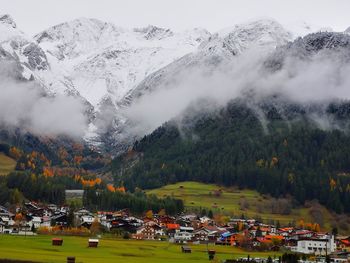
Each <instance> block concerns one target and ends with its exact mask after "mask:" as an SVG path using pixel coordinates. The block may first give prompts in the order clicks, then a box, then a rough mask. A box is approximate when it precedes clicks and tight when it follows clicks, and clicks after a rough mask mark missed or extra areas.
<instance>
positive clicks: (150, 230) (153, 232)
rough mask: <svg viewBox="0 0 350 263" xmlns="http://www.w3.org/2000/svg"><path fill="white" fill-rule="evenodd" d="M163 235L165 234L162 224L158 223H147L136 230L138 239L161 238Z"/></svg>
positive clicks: (135, 236)
mask: <svg viewBox="0 0 350 263" xmlns="http://www.w3.org/2000/svg"><path fill="white" fill-rule="evenodd" d="M161 236H164V231H163V228H162V227H161V226H159V225H158V224H156V223H154V222H153V223H147V224H145V225H144V226H142V227H140V228H139V229H137V230H136V235H134V238H136V239H149V240H154V239H159V238H160V237H161Z"/></svg>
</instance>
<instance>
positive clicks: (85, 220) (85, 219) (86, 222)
mask: <svg viewBox="0 0 350 263" xmlns="http://www.w3.org/2000/svg"><path fill="white" fill-rule="evenodd" d="M94 220H95V218H94V217H93V216H91V215H83V216H82V217H80V222H81V223H80V225H81V226H84V227H86V228H90V226H91V225H92V223H93V222H94Z"/></svg>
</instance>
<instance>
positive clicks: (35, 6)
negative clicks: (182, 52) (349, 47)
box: [0, 0, 350, 34]
mask: <svg viewBox="0 0 350 263" xmlns="http://www.w3.org/2000/svg"><path fill="white" fill-rule="evenodd" d="M349 11H350V0H0V14H1V13H8V14H10V15H11V16H13V18H14V19H15V21H16V23H17V25H18V27H19V28H20V29H22V30H23V31H24V32H26V33H28V34H34V33H38V32H40V31H41V30H44V29H46V28H47V27H49V26H52V25H55V24H58V23H61V22H64V21H68V20H72V19H75V18H78V17H93V18H98V19H101V20H104V21H108V22H113V23H115V24H117V25H119V26H126V27H139V26H145V25H149V24H152V25H157V26H162V27H168V28H172V29H174V30H183V29H188V28H193V27H204V28H207V29H208V30H209V31H211V32H213V31H217V30H219V29H222V28H225V27H229V26H232V25H234V24H236V23H239V22H244V21H247V20H250V19H254V18H259V17H271V18H274V19H276V20H278V21H280V22H281V23H290V22H294V21H305V22H308V23H311V24H315V25H320V26H329V27H332V28H333V29H334V30H336V31H343V30H345V29H346V28H347V27H349V26H350V15H349Z"/></svg>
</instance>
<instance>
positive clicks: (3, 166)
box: [0, 152, 16, 175]
mask: <svg viewBox="0 0 350 263" xmlns="http://www.w3.org/2000/svg"><path fill="white" fill-rule="evenodd" d="M15 166H16V161H15V160H13V159H11V158H10V157H7V156H6V155H5V154H3V153H1V152H0V175H6V174H8V173H9V172H11V171H13V170H14V169H15Z"/></svg>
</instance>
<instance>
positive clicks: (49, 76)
mask: <svg viewBox="0 0 350 263" xmlns="http://www.w3.org/2000/svg"><path fill="white" fill-rule="evenodd" d="M288 29H289V28H288ZM311 30H317V31H322V30H323V29H321V28H317V29H315V27H311V26H308V25H307V24H301V25H298V26H295V27H294V28H293V29H292V30H287V29H285V28H284V27H283V26H282V25H281V24H279V23H278V22H276V21H274V20H271V19H259V20H255V21H251V22H248V23H244V24H238V25H235V26H233V27H230V28H226V29H224V30H221V31H219V32H217V33H214V34H211V33H209V32H208V31H206V30H205V29H200V28H195V29H192V30H188V31H184V32H174V31H172V30H170V29H165V28H159V27H156V26H147V27H144V28H134V29H128V28H121V27H118V26H116V25H114V24H112V23H108V22H103V21H100V20H97V19H88V18H79V19H76V20H73V21H69V22H65V23H62V24H59V25H56V26H53V27H51V28H48V29H46V30H44V31H42V32H40V33H38V34H36V35H35V36H34V37H30V36H27V35H26V34H24V33H23V32H21V31H20V30H19V29H18V28H17V26H16V23H15V22H14V21H13V19H12V18H11V17H10V16H9V15H3V16H0V60H2V59H6V60H11V61H13V62H15V63H16V65H17V66H18V72H19V75H20V77H21V78H24V79H27V80H36V81H37V82H39V83H40V85H41V86H42V87H43V89H44V90H45V91H46V93H47V94H50V95H52V96H54V95H55V94H66V95H67V94H68V95H71V96H78V97H79V98H81V99H82V100H83V101H84V102H85V103H86V105H87V106H88V108H89V111H90V113H91V112H93V115H94V120H92V118H90V120H92V122H91V124H90V126H89V130H88V131H87V134H86V137H85V138H86V139H87V140H90V141H94V142H105V143H107V144H108V146H109V147H111V146H114V145H117V144H122V145H124V147H125V145H128V144H129V143H130V142H131V141H130V140H133V138H134V137H133V134H130V133H129V130H128V129H129V128H130V123H129V121H128V119H127V118H126V117H125V116H123V115H122V114H121V113H120V108H121V107H128V106H129V105H130V104H131V103H132V102H133V101H134V100H135V99H137V98H139V97H141V96H143V95H145V94H148V93H150V92H153V91H155V90H157V89H160V88H163V87H166V86H167V84H168V83H170V82H173V81H174V76H177V75H178V74H182V73H184V72H186V71H189V70H192V69H195V68H198V67H201V68H204V69H205V70H206V71H207V72H208V74H210V73H211V72H213V71H215V69H216V68H217V67H218V66H219V65H221V64H223V63H226V62H230V61H231V60H232V59H234V58H235V57H236V56H238V55H240V54H242V53H243V52H245V51H246V50H250V49H259V50H261V49H263V50H264V52H272V51H273V50H275V49H276V48H278V47H281V46H284V45H286V44H287V43H288V42H289V41H292V40H293V39H295V38H296V37H298V36H302V35H303V34H306V33H310V31H311Z"/></svg>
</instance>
